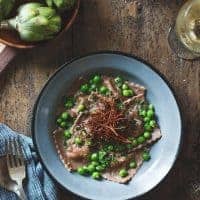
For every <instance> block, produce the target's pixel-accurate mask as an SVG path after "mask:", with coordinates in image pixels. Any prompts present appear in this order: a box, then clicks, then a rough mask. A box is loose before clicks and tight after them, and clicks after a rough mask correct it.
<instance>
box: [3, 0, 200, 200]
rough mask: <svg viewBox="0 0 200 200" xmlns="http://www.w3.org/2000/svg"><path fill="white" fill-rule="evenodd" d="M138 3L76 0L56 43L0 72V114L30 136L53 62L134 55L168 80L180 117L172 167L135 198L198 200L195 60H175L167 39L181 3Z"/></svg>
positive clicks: (67, 198) (68, 199) (199, 81)
mask: <svg viewBox="0 0 200 200" xmlns="http://www.w3.org/2000/svg"><path fill="white" fill-rule="evenodd" d="M138 2H139V3H140V4H141V6H140V8H139V9H138V10H137V9H136V10H134V9H135V6H134V5H133V4H135V3H134V1H133V0H120V1H119V0H109V1H108V0H92V1H91V0H84V1H82V2H81V8H80V13H79V18H78V19H77V21H76V23H75V24H74V26H73V28H72V29H71V30H70V31H69V32H68V33H67V34H66V35H64V36H63V37H62V39H61V40H60V42H57V43H53V44H50V46H44V47H40V48H37V49H34V50H32V51H25V52H22V53H21V54H20V55H18V56H17V57H16V58H15V59H14V60H13V62H12V63H11V64H10V66H9V69H8V70H7V71H6V72H5V73H4V74H3V75H2V76H1V78H0V90H1V92H0V111H1V114H0V115H1V116H2V121H3V122H5V123H7V124H9V125H10V126H11V127H12V128H14V129H16V130H18V131H20V132H22V133H24V134H28V135H31V132H30V118H31V111H32V108H33V105H34V102H35V99H36V98H37V95H38V93H39V91H40V90H41V88H42V86H43V84H44V83H45V82H46V80H47V79H48V77H49V76H50V75H51V74H52V73H53V72H54V71H55V70H56V69H57V68H58V67H59V65H61V64H63V63H64V62H65V61H66V60H68V59H69V58H71V57H72V56H79V55H83V54H86V53H89V52H93V51H98V50H120V51H123V52H126V53H131V54H134V55H136V56H139V57H141V58H143V59H145V60H147V61H148V62H149V63H151V64H152V65H153V66H154V68H155V69H157V70H158V71H159V72H160V73H161V74H162V75H163V76H164V77H165V78H166V79H167V80H168V81H169V83H170V85H171V87H172V89H173V90H174V91H175V94H176V97H177V100H178V102H179V104H180V107H181V111H182V116H183V145H182V148H181V151H180V154H179V156H178V160H177V162H176V164H175V166H174V167H173V169H172V170H171V171H170V173H169V175H168V176H167V177H166V179H165V180H164V181H163V182H162V183H161V184H159V186H158V187H156V188H155V189H154V190H152V191H151V192H149V193H148V194H146V195H145V196H143V197H141V198H140V199H143V200H146V199H153V200H160V199H162V200H171V199H177V200H179V199H180V200H193V199H195V198H198V197H199V199H200V195H199V193H198V192H195V191H194V190H193V185H194V184H193V183H194V182H195V183H196V182H198V181H199V180H200V168H199V166H200V147H199V146H200V128H199V127H200V126H199V125H200V114H199V113H200V61H192V62H191V61H190V62H189V61H184V60H181V59H180V58H178V57H177V56H176V55H175V54H174V53H173V52H172V50H171V49H170V48H169V46H168V42H167V35H168V31H169V28H170V25H171V24H172V23H173V22H174V20H175V16H176V13H177V11H178V9H179V8H180V6H181V5H182V3H183V1H181V0H179V1H178V0H177V1H170V0H148V1H147V0H138ZM169 109H170V108H169ZM172 134H173V133H172ZM199 182H200V181H199ZM61 191H62V189H61ZM60 194H61V197H60V199H63V200H72V199H79V198H78V197H76V196H74V195H72V194H70V193H68V192H66V191H62V192H61V193H60Z"/></svg>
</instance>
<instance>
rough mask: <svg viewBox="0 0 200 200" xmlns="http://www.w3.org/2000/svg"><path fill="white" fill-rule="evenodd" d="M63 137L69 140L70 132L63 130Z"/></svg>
mask: <svg viewBox="0 0 200 200" xmlns="http://www.w3.org/2000/svg"><path fill="white" fill-rule="evenodd" d="M64 136H65V138H67V139H69V138H71V136H72V133H71V131H70V130H65V131H64Z"/></svg>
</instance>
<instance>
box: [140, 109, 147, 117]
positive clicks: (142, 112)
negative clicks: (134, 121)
mask: <svg viewBox="0 0 200 200" xmlns="http://www.w3.org/2000/svg"><path fill="white" fill-rule="evenodd" d="M139 114H140V116H142V117H145V116H146V115H147V112H146V110H140V113H139Z"/></svg>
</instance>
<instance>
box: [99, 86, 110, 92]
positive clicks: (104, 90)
mask: <svg viewBox="0 0 200 200" xmlns="http://www.w3.org/2000/svg"><path fill="white" fill-rule="evenodd" d="M99 91H100V93H101V94H106V93H107V92H108V88H107V87H105V86H101V87H100V89H99Z"/></svg>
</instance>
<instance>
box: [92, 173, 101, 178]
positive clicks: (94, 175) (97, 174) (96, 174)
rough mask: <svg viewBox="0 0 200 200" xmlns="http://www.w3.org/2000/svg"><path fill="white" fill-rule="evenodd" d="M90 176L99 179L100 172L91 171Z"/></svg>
mask: <svg viewBox="0 0 200 200" xmlns="http://www.w3.org/2000/svg"><path fill="white" fill-rule="evenodd" d="M92 178H93V179H100V178H101V174H100V173H99V172H93V173H92Z"/></svg>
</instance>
